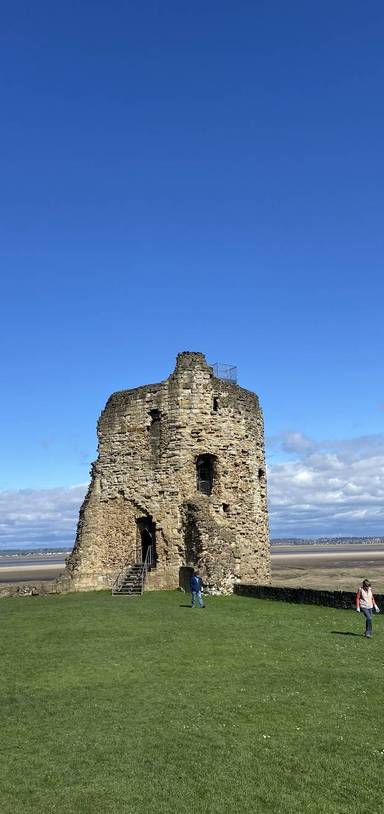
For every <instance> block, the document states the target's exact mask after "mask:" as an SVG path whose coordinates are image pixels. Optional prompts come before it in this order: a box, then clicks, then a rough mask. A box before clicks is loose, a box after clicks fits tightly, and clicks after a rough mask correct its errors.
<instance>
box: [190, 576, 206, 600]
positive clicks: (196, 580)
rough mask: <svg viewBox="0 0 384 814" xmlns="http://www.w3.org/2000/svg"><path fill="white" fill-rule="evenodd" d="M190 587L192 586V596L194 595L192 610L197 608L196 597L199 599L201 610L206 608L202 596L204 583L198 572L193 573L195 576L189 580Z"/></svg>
mask: <svg viewBox="0 0 384 814" xmlns="http://www.w3.org/2000/svg"><path fill="white" fill-rule="evenodd" d="M189 585H190V588H191V594H192V604H191V608H194V607H195V599H196V597H197V601H198V603H199V608H204V602H203V597H202V595H201V589H202V585H203V581H202V579H201V577H199V575H198V573H197V572H196V571H194V572H193V574H192V576H191V579H190V580H189Z"/></svg>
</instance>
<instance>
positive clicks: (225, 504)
mask: <svg viewBox="0 0 384 814" xmlns="http://www.w3.org/2000/svg"><path fill="white" fill-rule="evenodd" d="M223 512H224V514H228V512H229V503H223Z"/></svg>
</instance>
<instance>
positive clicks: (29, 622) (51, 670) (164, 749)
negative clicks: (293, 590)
mask: <svg viewBox="0 0 384 814" xmlns="http://www.w3.org/2000/svg"><path fill="white" fill-rule="evenodd" d="M187 601H188V600H187V599H186V597H184V596H183V595H181V594H178V593H176V592H164V593H152V594H150V593H148V594H146V595H145V596H144V597H143V598H141V599H126V598H120V597H115V598H112V597H111V596H110V595H109V594H106V593H90V594H77V595H76V594H72V595H65V596H56V597H55V596H50V597H45V598H44V597H34V598H26V599H20V598H15V599H3V600H2V601H1V602H0V614H1V621H2V633H1V640H0V641H1V644H0V654H1V698H2V702H1V741H0V742H1V754H0V810H1V812H2V814H14V813H15V814H19V812H20V814H21V813H22V814H29V812H36V814H45V812H46V814H52V812H60V814H67V813H68V814H69V812H70V813H71V814H104V812H105V813H107V812H108V814H123V812H124V813H125V812H156V814H157V812H167V814H169V813H170V812H176V814H183V812H188V814H189V812H191V811H194V812H205V813H206V814H215V812H217V813H219V812H220V814H224V812H239V813H240V814H243V812H253V814H255V812H256V814H258V812H260V814H261V812H263V814H264V812H273V814H279V812H284V814H290V812H292V814H293V812H294V813H295V814H296V813H297V812H300V814H301V813H302V812H310V814H320V812H321V814H323V812H324V814H332V812H338V814H339V813H340V814H341V812H348V814H350V813H351V812H355V811H356V812H357V811H360V810H362V809H366V810H367V811H369V812H370V814H378V812H383V811H384V804H383V796H384V794H383V792H384V781H383V772H384V729H383V726H382V722H383V702H384V697H383V696H384V690H383V645H384V634H383V620H382V618H381V617H378V618H377V619H376V618H375V619H374V637H373V639H372V640H371V641H368V640H365V639H364V638H362V637H358V636H350V635H340V633H348V632H351V633H360V632H361V630H362V626H363V619H362V618H361V616H358V615H357V614H354V613H353V612H351V611H340V610H333V609H329V608H318V607H311V606H299V605H287V604H283V603H275V602H268V601H261V600H254V599H246V598H241V597H228V598H212V599H210V598H208V600H207V608H206V609H205V610H199V609H197V608H195V609H194V610H193V611H191V610H190V609H187V608H184V607H182V606H183V605H184V604H186V602H187ZM338 631H339V632H340V633H338Z"/></svg>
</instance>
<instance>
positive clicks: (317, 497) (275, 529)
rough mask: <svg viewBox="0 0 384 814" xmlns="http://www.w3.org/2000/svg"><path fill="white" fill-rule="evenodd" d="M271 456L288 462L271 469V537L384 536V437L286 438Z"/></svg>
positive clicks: (277, 438) (274, 441)
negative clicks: (279, 456) (315, 439)
mask: <svg viewBox="0 0 384 814" xmlns="http://www.w3.org/2000/svg"><path fill="white" fill-rule="evenodd" d="M287 439H288V440H287ZM267 449H268V444H267ZM270 451H271V452H272V454H273V455H274V454H275V453H276V451H279V452H280V453H281V454H282V457H283V460H282V461H280V462H279V463H273V462H272V463H271V464H270V466H269V468H268V491H269V501H270V527H271V534H272V536H274V537H280V536H281V537H284V536H300V537H301V536H306V535H308V536H339V535H340V536H342V535H353V536H370V535H373V536H379V535H380V536H381V535H384V435H370V436H361V437H360V438H349V439H340V440H332V441H329V440H326V441H323V442H315V441H311V439H309V438H307V437H306V436H303V435H302V434H301V433H284V434H282V435H281V436H275V437H274V438H272V439H271V444H270ZM284 457H285V460H284ZM271 458H272V455H271ZM272 461H273V458H272Z"/></svg>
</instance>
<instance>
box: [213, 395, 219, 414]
mask: <svg viewBox="0 0 384 814" xmlns="http://www.w3.org/2000/svg"><path fill="white" fill-rule="evenodd" d="M218 409H219V399H217V398H216V397H215V398H214V399H213V412H214V413H217V412H218Z"/></svg>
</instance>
